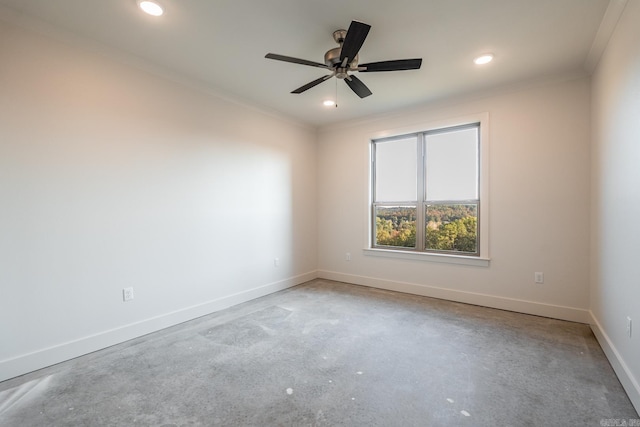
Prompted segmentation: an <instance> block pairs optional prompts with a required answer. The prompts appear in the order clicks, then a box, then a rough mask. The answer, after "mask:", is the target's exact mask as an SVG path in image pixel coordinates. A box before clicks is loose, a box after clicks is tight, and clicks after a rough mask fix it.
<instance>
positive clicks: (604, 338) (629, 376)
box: [589, 311, 640, 413]
mask: <svg viewBox="0 0 640 427" xmlns="http://www.w3.org/2000/svg"><path fill="white" fill-rule="evenodd" d="M589 315H590V317H591V321H590V322H589V323H590V325H591V330H592V331H593V334H594V335H595V336H596V339H597V340H598V343H599V344H600V347H602V350H603V351H604V354H605V355H606V356H607V359H609V363H611V366H612V367H613V370H614V371H615V372H616V375H617V376H618V379H619V380H620V383H621V384H622V387H624V390H625V391H626V392H627V395H628V396H629V400H631V403H632V404H633V407H634V408H636V412H638V413H640V385H639V384H638V380H637V379H636V378H635V377H634V376H633V373H632V372H631V370H630V369H629V367H628V366H627V364H626V363H625V361H624V359H623V358H622V356H621V355H620V353H619V352H618V350H617V349H616V347H615V346H614V345H613V342H612V341H611V339H609V336H608V335H607V333H606V332H605V331H604V329H603V328H602V325H600V322H598V319H596V317H595V316H594V315H593V313H592V312H591V311H589Z"/></svg>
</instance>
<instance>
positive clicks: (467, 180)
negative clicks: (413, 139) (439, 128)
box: [426, 128, 478, 200]
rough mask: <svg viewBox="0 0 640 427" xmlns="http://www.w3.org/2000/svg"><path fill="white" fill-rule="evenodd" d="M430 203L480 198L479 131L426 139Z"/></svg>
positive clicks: (436, 135)
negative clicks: (431, 201) (432, 201)
mask: <svg viewBox="0 0 640 427" xmlns="http://www.w3.org/2000/svg"><path fill="white" fill-rule="evenodd" d="M426 165H427V176H426V180H427V182H426V188H427V200H476V199H477V198H478V128H470V129H462V130H456V131H452V132H444V133H437V134H433V135H427V136H426Z"/></svg>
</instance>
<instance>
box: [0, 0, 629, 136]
mask: <svg viewBox="0 0 640 427" xmlns="http://www.w3.org/2000/svg"><path fill="white" fill-rule="evenodd" d="M615 1H617V0H612V4H613V3H614V2H615ZM159 2H160V3H161V4H162V5H163V6H164V8H165V11H166V13H165V15H164V16H162V17H159V18H154V17H150V16H147V15H145V14H143V13H142V12H141V11H140V10H139V9H138V8H137V3H136V0H0V6H2V5H3V6H5V10H10V11H11V14H12V16H20V15H21V14H24V15H26V16H28V17H29V19H31V17H33V18H35V19H36V20H38V21H45V22H46V23H47V24H51V25H53V26H55V27H59V28H62V29H64V30H65V31H68V32H70V33H74V34H76V35H80V36H81V37H83V38H88V39H91V40H93V41H96V42H98V43H99V44H101V45H106V46H107V47H109V48H110V49H112V48H114V49H117V50H118V51H123V52H126V53H127V55H133V56H135V57H138V58H142V59H144V60H145V61H149V62H150V63H152V64H154V66H155V67H158V70H164V71H166V72H167V73H169V74H172V75H176V76H181V78H184V79H189V80H193V81H194V82H196V83H197V84H199V85H204V86H205V87H207V88H208V89H210V90H211V91H213V92H216V93H219V94H222V95H226V96H232V97H234V98H236V99H238V100H241V101H243V102H247V103H250V104H252V105H255V106H257V107H259V108H263V109H267V110H272V111H273V110H275V111H277V112H280V113H282V114H284V115H287V116H289V117H293V118H295V119H297V120H299V121H302V122H305V123H308V124H310V125H313V126H322V125H327V124H330V123H335V122H339V121H343V120H349V119H356V118H361V117H364V116H368V115H372V114H379V113H383V112H388V111H392V110H396V109H401V108H406V107H410V106H414V105H420V104H424V103H427V102H429V101H434V100H437V99H442V98H445V97H451V96H459V95H462V94H465V93H469V92H476V91H483V90H487V89H490V88H493V87H496V86H501V85H506V84H514V83H517V82H521V81H528V80H532V79H537V78H546V77H549V76H554V75H559V74H567V73H585V74H586V73H588V70H587V69H586V67H585V62H588V61H587V60H588V59H590V60H591V61H593V58H590V53H589V52H590V50H591V48H592V45H594V42H596V43H595V45H602V44H603V42H602V40H600V41H599V42H598V38H602V35H601V34H599V35H598V37H596V35H597V34H598V29H599V27H600V26H601V23H602V22H603V18H604V17H605V12H606V11H607V7H608V6H609V0H396V1H390V0H322V1H317V0H316V1H314V0H268V1H265V0H159ZM16 12H17V13H16ZM5 15H6V14H5ZM354 19H355V20H359V21H362V22H365V23H368V24H370V25H371V26H372V28H371V31H370V32H369V36H368V38H367V39H366V41H365V43H364V46H363V47H362V49H361V51H360V62H361V63H365V62H375V61H381V60H388V59H404V58H416V57H422V58H423V64H422V68H421V69H420V70H418V71H399V72H390V73H366V74H365V73H362V74H359V75H358V77H359V78H360V79H361V80H362V81H363V82H365V83H366V84H367V86H368V87H369V88H370V89H371V91H372V92H373V95H372V96H370V97H368V98H365V99H360V98H358V97H357V96H356V95H355V94H354V93H353V92H352V91H351V90H350V89H349V88H348V87H347V86H346V85H345V84H344V83H343V82H341V81H338V103H339V107H338V108H333V107H332V108H327V107H323V106H322V101H323V100H324V99H327V98H333V97H334V95H335V91H336V79H331V80H329V81H327V82H324V83H322V84H321V85H319V86H316V87H315V88H312V89H310V90H309V91H307V92H305V93H303V94H300V95H293V94H290V93H289V92H290V91H292V90H293V89H295V88H297V87H299V86H301V85H303V84H305V83H307V82H310V81H312V80H315V79H316V78H318V77H321V76H322V75H324V74H326V73H325V71H324V70H322V69H319V68H314V67H307V66H303V65H297V64H290V63H285V62H280V61H273V60H269V59H265V58H264V55H265V54H266V53H268V52H273V53H278V54H282V55H287V56H294V57H298V58H304V59H308V60H311V61H315V62H323V55H324V52H325V51H327V50H329V49H331V48H333V47H336V46H337V45H336V44H335V42H334V41H333V39H332V33H333V31H334V30H337V29H340V28H345V29H346V28H348V26H349V23H350V22H351V20H354ZM603 26H604V25H603ZM600 33H602V31H600ZM605 36H606V35H605ZM605 43H606V41H605ZM596 50H597V49H596ZM483 52H492V53H494V54H495V60H494V61H493V62H492V63H491V64H489V65H487V66H484V67H479V66H476V65H475V64H473V62H472V60H473V58H474V57H475V56H476V55H478V54H480V53H483ZM596 54H597V52H596ZM593 55H594V53H593V52H592V53H591V56H593Z"/></svg>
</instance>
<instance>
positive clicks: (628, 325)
mask: <svg viewBox="0 0 640 427" xmlns="http://www.w3.org/2000/svg"><path fill="white" fill-rule="evenodd" d="M631 332H632V331H631V317H629V316H627V336H628V337H629V338H631Z"/></svg>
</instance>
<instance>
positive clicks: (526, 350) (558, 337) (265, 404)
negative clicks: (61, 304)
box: [0, 280, 638, 427]
mask: <svg viewBox="0 0 640 427" xmlns="http://www.w3.org/2000/svg"><path fill="white" fill-rule="evenodd" d="M610 419H627V420H629V419H638V414H637V413H636V411H635V410H634V408H633V406H632V405H631V402H630V401H629V399H628V397H627V395H626V394H625V393H624V391H623V389H622V386H621V385H620V383H619V381H618V379H617V378H616V376H615V374H614V372H613V370H612V368H611V366H610V365H609V363H608V361H607V360H606V358H605V356H604V354H603V352H602V350H601V348H600V347H599V346H598V344H597V342H596V340H595V338H594V336H593V335H592V333H591V331H590V329H589V327H588V326H587V325H582V324H578V323H571V322H563V321H559V320H552V319H547V318H542V317H536V316H528V315H523V314H517V313H511V312H506V311H500V310H493V309H488V308H482V307H476V306H470V305H465V304H458V303H452V302H447V301H441V300H435V299H430V298H424V297H417V296H412V295H406V294H399V293H393V292H387V291H380V290H375V289H370V288H365V287H360V286H353V285H346V284H342V283H336V282H330V281H325V280H314V281H312V282H309V283H307V284H304V285H302V286H298V287H296V288H292V289H289V290H287V291H283V292H279V293H277V294H273V295H270V296H267V297H264V298H260V299H258V300H255V301H251V302H249V303H245V304H242V305H239V306H236V307H233V308H231V309H228V310H225V311H222V312H219V313H216V314H213V315H210V316H206V317H203V318H200V319H197V320H195V321H192V322H188V323H185V324H182V325H178V326H176V327H173V328H170V329H166V330H164V331H161V332H158V333H155V334H151V335H148V336H146V337H143V338H140V339H136V340H133V341H129V342H127V343H124V344H121V345H118V346H115V347H111V348H109V349H106V350H102V351H100V352H96V353H93V354H90V355H87V356H83V357H80V358H78V359H75V360H72V361H69V362H65V363H62V364H59V365H56V366H53V367H50V368H47V369H43V370H40V371H37V372H34V373H31V374H28V375H25V376H22V377H19V378H15V379H12V380H9V381H5V382H3V383H0V425H2V426H20V427H23V426H83V425H87V426H89V425H91V426H93V425H110V426H132V425H136V426H145V425H150V426H196V425H207V426H209V425H225V426H305V425H309V426H313V425H315V426H444V425H447V426H449V425H461V426H494V425H501V426H502V425H508V426H543V425H562V426H565V425H567V426H568V425H592V426H599V425H601V421H602V420H610Z"/></svg>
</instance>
